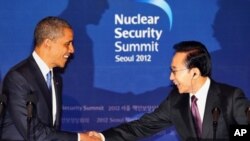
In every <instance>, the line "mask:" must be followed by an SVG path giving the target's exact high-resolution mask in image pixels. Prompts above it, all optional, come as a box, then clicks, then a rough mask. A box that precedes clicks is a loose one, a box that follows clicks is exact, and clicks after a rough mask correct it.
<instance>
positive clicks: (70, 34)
mask: <svg viewBox="0 0 250 141" xmlns="http://www.w3.org/2000/svg"><path fill="white" fill-rule="evenodd" d="M63 37H66V38H73V31H72V29H70V28H64V29H63Z"/></svg>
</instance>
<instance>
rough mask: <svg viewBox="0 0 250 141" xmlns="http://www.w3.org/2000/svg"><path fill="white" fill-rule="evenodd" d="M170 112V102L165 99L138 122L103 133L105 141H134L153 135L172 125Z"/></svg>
mask: <svg viewBox="0 0 250 141" xmlns="http://www.w3.org/2000/svg"><path fill="white" fill-rule="evenodd" d="M170 110H171V108H170V102H169V100H168V99H166V100H165V101H163V102H162V103H161V104H160V106H159V107H158V108H156V109H155V110H154V112H152V113H147V114H144V115H143V116H142V117H141V118H140V119H138V120H135V121H132V122H128V123H124V124H121V125H119V126H117V127H115V128H110V129H108V130H105V131H103V132H102V133H103V135H104V137H105V141H134V140H138V139H140V138H144V137H147V136H150V135H153V134H155V133H157V132H159V131H161V130H163V129H165V128H167V127H169V126H171V125H172V122H171V116H170V115H171V114H170V113H171V111H170Z"/></svg>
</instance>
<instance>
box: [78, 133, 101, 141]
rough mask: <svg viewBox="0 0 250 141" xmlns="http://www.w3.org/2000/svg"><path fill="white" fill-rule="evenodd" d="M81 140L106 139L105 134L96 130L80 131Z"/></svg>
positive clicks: (94, 140) (98, 140) (97, 140)
mask: <svg viewBox="0 0 250 141" xmlns="http://www.w3.org/2000/svg"><path fill="white" fill-rule="evenodd" d="M79 137H80V141H105V139H104V136H103V135H102V134H101V133H98V132H96V131H88V132H84V133H79Z"/></svg>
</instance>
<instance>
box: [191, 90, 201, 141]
mask: <svg viewBox="0 0 250 141" xmlns="http://www.w3.org/2000/svg"><path fill="white" fill-rule="evenodd" d="M197 100H198V99H197V98H196V97H195V96H194V95H193V96H192V97H191V102H192V103H191V111H192V115H193V118H194V122H195V129H196V132H197V135H198V137H199V138H200V137H201V133H202V123H201V117H200V113H199V109H198V106H197V103H196V101H197Z"/></svg>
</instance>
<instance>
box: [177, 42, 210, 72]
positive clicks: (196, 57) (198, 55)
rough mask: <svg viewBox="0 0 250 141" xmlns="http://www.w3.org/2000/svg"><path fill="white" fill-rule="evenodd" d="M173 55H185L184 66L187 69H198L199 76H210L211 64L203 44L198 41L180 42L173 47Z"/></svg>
mask: <svg viewBox="0 0 250 141" xmlns="http://www.w3.org/2000/svg"><path fill="white" fill-rule="evenodd" d="M174 49H175V53H177V52H183V53H187V56H186V59H185V64H186V66H187V68H188V69H192V68H198V69H199V70H200V72H201V76H209V77H210V76H211V72H212V63H211V57H210V54H209V52H208V50H207V48H206V46H205V45H204V44H202V43H201V42H198V41H182V42H179V43H177V44H175V45H174Z"/></svg>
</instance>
